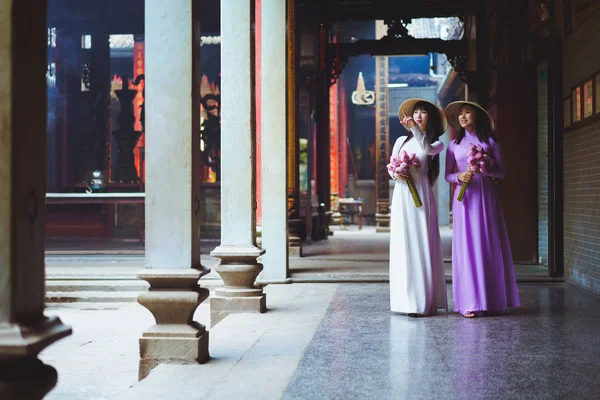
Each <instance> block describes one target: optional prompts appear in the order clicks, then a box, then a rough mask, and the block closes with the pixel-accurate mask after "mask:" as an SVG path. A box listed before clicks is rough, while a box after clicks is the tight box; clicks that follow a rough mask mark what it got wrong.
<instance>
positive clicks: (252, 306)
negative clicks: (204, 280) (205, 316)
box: [210, 289, 267, 327]
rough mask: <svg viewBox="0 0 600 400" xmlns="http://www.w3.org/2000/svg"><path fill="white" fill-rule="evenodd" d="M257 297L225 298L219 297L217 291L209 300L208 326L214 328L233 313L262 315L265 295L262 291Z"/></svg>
mask: <svg viewBox="0 0 600 400" xmlns="http://www.w3.org/2000/svg"><path fill="white" fill-rule="evenodd" d="M258 292H260V295H258V296H251V297H226V296H220V295H219V294H218V290H217V291H215V295H214V296H212V297H211V298H210V326H211V327H214V326H215V325H216V324H218V323H219V322H221V321H222V320H223V319H224V318H225V317H226V316H228V315H229V314H234V313H261V314H262V313H264V312H266V311H267V295H266V294H264V293H263V292H262V289H260V290H257V294H258Z"/></svg>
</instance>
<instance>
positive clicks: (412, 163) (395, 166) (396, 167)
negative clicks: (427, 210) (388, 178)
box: [387, 150, 423, 207]
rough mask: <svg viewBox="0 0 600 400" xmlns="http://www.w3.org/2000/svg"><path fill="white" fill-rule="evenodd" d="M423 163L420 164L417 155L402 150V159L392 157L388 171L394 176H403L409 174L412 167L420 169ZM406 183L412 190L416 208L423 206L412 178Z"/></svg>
mask: <svg viewBox="0 0 600 400" xmlns="http://www.w3.org/2000/svg"><path fill="white" fill-rule="evenodd" d="M420 166H421V163H420V162H419V159H418V158H417V155H416V154H408V153H407V152H406V151H405V150H402V151H401V152H400V157H398V156H391V157H390V163H389V164H388V165H387V169H388V171H390V172H391V173H392V174H402V173H405V172H408V170H409V169H410V168H412V167H415V168H416V167H420ZM406 183H407V184H408V189H409V190H410V194H411V196H412V198H413V200H414V201H415V207H421V206H422V205H423V203H421V199H419V194H418V193H417V189H416V188H415V185H414V184H413V182H412V180H411V179H410V176H409V178H408V180H407V181H406Z"/></svg>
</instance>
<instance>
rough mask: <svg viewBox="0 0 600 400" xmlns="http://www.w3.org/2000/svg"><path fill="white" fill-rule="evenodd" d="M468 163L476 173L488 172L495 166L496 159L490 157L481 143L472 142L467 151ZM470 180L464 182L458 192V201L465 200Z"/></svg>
mask: <svg viewBox="0 0 600 400" xmlns="http://www.w3.org/2000/svg"><path fill="white" fill-rule="evenodd" d="M467 163H468V164H469V167H470V168H471V172H473V173H474V174H479V173H481V174H487V173H488V171H489V170H490V169H491V168H492V167H493V166H494V160H492V158H491V157H490V155H489V153H488V152H487V151H486V150H485V149H484V148H483V147H481V146H480V145H474V144H472V143H471V147H470V148H469V150H468V151H467ZM467 186H469V183H468V182H463V183H462V185H461V187H460V192H458V197H457V200H458V201H463V199H464V197H465V192H466V191H467Z"/></svg>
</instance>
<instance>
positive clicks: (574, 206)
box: [564, 122, 600, 294]
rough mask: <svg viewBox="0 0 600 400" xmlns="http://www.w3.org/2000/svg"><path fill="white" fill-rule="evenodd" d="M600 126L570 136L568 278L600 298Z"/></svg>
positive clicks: (566, 213)
mask: <svg viewBox="0 0 600 400" xmlns="http://www.w3.org/2000/svg"><path fill="white" fill-rule="evenodd" d="M598 154H600V122H596V123H593V124H589V125H587V126H585V127H583V128H581V129H578V130H575V131H571V132H566V133H565V142H564V158H565V161H564V164H565V169H564V179H565V189H564V190H565V191H564V193H565V205H564V224H565V237H564V240H565V275H566V277H567V278H568V279H569V280H571V281H572V282H574V283H576V284H578V285H580V286H582V287H583V288H585V289H588V290H591V291H594V292H596V293H599V294H600V157H598Z"/></svg>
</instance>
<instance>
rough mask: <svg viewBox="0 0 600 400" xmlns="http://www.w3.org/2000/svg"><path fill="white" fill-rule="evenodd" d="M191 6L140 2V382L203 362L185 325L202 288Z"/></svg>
mask: <svg viewBox="0 0 600 400" xmlns="http://www.w3.org/2000/svg"><path fill="white" fill-rule="evenodd" d="M198 11H199V10H198V2H196V1H190V0H176V1H171V2H165V1H162V0H146V3H145V26H146V33H145V57H146V82H145V90H146V92H145V93H146V98H145V107H146V110H145V114H146V120H145V127H146V262H145V263H146V268H145V269H144V270H143V271H142V272H140V273H139V274H138V277H139V278H141V279H143V280H145V281H147V282H148V283H149V284H150V289H149V290H148V292H144V293H142V294H140V296H139V297H138V301H139V303H140V304H142V305H143V306H144V307H146V308H148V309H149V310H150V312H152V314H153V315H154V317H155V319H156V325H154V326H152V327H151V328H149V329H148V330H147V331H145V332H144V333H143V335H142V337H141V338H140V357H141V359H140V371H139V378H140V379H143V378H144V377H145V376H146V375H147V374H148V373H149V372H150V370H151V369H152V368H154V367H155V366H156V365H158V364H160V363H197V362H203V361H205V360H206V359H207V358H208V332H207V331H206V329H205V327H204V326H203V325H201V324H199V323H198V322H195V321H193V320H192V318H193V315H194V311H195V310H196V308H197V306H198V305H199V304H200V303H201V302H202V301H204V300H205V299H206V298H208V295H209V291H208V290H207V289H202V288H200V287H199V286H198V280H199V279H200V277H201V276H202V275H204V274H206V273H208V272H209V270H207V269H205V268H204V267H203V266H202V265H201V263H200V220H199V215H198V213H199V210H200V176H199V172H200V165H199V163H200V144H199V140H200V131H199V129H200V125H199V124H200V120H199V118H200V116H199V112H200V103H199V101H200V76H199V70H198V69H199V65H200V57H199V55H200V51H199V50H200V29H199V12H198Z"/></svg>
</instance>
